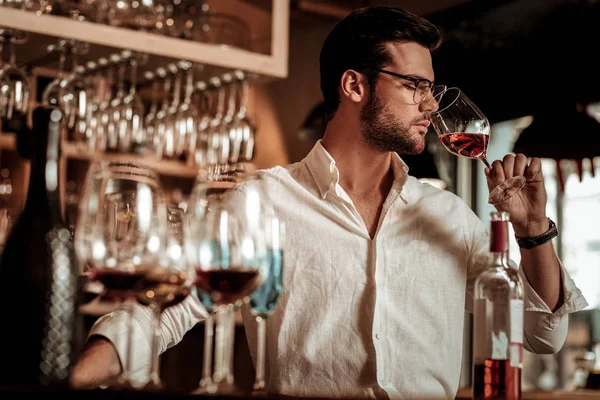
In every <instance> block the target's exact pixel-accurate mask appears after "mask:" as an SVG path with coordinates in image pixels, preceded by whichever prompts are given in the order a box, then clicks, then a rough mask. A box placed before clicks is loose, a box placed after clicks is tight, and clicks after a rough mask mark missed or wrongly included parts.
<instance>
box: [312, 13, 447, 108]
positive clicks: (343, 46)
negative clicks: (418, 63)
mask: <svg viewBox="0 0 600 400" xmlns="http://www.w3.org/2000/svg"><path fill="white" fill-rule="evenodd" d="M441 41H442V35H441V33H440V31H439V30H438V29H437V27H436V26H435V25H433V24H432V23H431V22H429V21H427V20H426V19H424V18H422V17H419V16H418V15H415V14H412V13H410V12H408V11H406V10H403V9H401V8H396V7H383V6H370V7H363V8H359V9H356V10H355V11H353V12H352V13H351V14H349V15H348V16H347V17H346V18H344V19H343V20H342V21H340V22H339V23H338V24H337V25H336V26H335V27H334V28H333V29H332V30H331V32H330V33H329V35H328V36H327V38H326V39H325V42H324V43H323V47H322V48H321V55H320V57H319V63H320V70H321V92H322V93H323V100H324V101H325V109H326V112H327V114H328V119H329V118H331V117H332V116H333V114H334V113H335V111H336V110H337V108H338V106H339V104H340V98H339V94H338V86H339V83H340V79H341V77H342V75H343V74H344V72H345V71H347V70H349V69H353V70H355V71H358V72H362V73H364V74H366V76H367V79H368V82H369V85H370V87H371V88H374V87H375V85H376V83H377V72H376V71H375V69H377V68H383V67H384V66H385V65H387V64H389V63H391V61H392V60H391V56H390V54H389V52H388V51H387V48H386V44H387V43H390V42H416V43H419V44H421V45H423V46H424V47H426V48H428V49H429V50H434V49H436V48H437V47H438V46H439V45H440V43H441Z"/></svg>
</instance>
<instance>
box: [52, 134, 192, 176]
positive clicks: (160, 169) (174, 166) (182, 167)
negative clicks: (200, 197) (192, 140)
mask: <svg viewBox="0 0 600 400" xmlns="http://www.w3.org/2000/svg"><path fill="white" fill-rule="evenodd" d="M62 152H63V156H64V157H65V158H67V159H77V160H89V161H97V160H107V161H127V162H134V163H137V164H141V165H145V166H147V167H150V168H152V169H154V170H155V171H156V172H157V173H158V174H161V175H168V176H177V177H181V178H192V179H193V178H196V176H197V175H198V170H199V168H198V167H192V166H189V165H187V164H185V163H184V162H182V161H176V160H165V159H159V158H154V157H152V156H142V155H137V154H123V153H105V152H94V153H91V152H89V151H85V150H82V149H81V148H79V147H78V146H77V144H76V143H72V142H67V141H63V144H62Z"/></svg>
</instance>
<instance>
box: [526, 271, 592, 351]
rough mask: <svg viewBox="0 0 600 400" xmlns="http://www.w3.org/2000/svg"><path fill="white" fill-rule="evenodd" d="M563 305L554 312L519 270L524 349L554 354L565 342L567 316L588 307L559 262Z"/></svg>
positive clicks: (567, 328)
mask: <svg viewBox="0 0 600 400" xmlns="http://www.w3.org/2000/svg"><path fill="white" fill-rule="evenodd" d="M560 269H561V274H562V291H563V299H564V302H563V304H562V305H561V306H560V308H558V309H557V310H556V311H554V312H552V310H551V309H550V308H549V307H548V305H547V304H546V303H545V302H544V300H542V298H541V297H540V296H539V295H538V294H537V292H536V291H535V290H534V289H533V287H531V285H530V283H529V280H528V279H527V276H526V275H525V272H524V271H523V268H521V267H519V276H520V277H521V279H522V281H523V289H524V294H525V301H524V311H525V319H524V321H523V322H524V324H523V327H524V339H525V343H524V344H523V346H524V347H525V349H527V350H528V351H531V352H533V353H537V354H554V353H557V352H558V351H559V350H560V349H561V347H562V345H563V344H564V342H565V339H566V337H567V332H568V330H569V314H570V313H573V312H576V311H581V310H583V309H584V308H586V307H587V306H588V303H587V301H586V300H585V298H584V297H583V294H582V293H581V290H579V288H577V286H576V285H575V282H574V281H573V279H572V278H571V276H570V275H569V273H568V272H567V271H566V270H565V268H564V267H563V265H562V263H560Z"/></svg>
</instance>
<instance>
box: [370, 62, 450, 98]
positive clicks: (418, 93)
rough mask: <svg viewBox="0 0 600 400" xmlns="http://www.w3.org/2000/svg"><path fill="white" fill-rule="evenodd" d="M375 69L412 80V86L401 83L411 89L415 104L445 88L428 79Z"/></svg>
mask: <svg viewBox="0 0 600 400" xmlns="http://www.w3.org/2000/svg"><path fill="white" fill-rule="evenodd" d="M375 71H377V72H381V73H383V74H387V75H391V76H393V77H396V78H400V79H404V80H406V81H409V82H412V83H413V85H414V86H411V85H406V84H403V85H404V86H405V87H407V88H408V89H410V90H412V91H413V101H414V102H415V104H421V103H422V102H423V100H425V99H426V98H427V96H428V95H429V94H430V93H431V94H432V95H433V96H432V97H435V96H436V95H438V94H439V93H441V92H443V91H444V90H445V89H446V86H445V85H434V84H433V82H432V81H430V80H429V79H425V78H413V77H412V76H406V75H402V74H398V73H396V72H392V71H386V70H385V69H375Z"/></svg>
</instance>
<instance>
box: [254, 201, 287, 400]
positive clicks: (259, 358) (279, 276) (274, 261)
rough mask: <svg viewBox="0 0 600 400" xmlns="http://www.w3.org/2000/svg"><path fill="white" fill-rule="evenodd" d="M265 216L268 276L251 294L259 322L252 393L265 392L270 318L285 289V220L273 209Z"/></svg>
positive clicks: (262, 393) (261, 393)
mask: <svg viewBox="0 0 600 400" xmlns="http://www.w3.org/2000/svg"><path fill="white" fill-rule="evenodd" d="M269 214H270V215H267V216H265V220H266V221H265V237H266V240H267V263H268V265H267V268H268V270H267V272H266V274H265V280H264V282H263V283H262V285H260V286H259V287H258V288H257V289H256V290H255V291H254V293H252V296H251V297H250V303H249V306H250V313H251V314H252V315H253V316H254V317H255V320H256V324H257V347H256V375H255V378H254V386H253V394H254V395H266V386H265V361H266V348H267V346H266V344H267V319H268V318H269V317H270V316H271V314H273V312H274V311H275V308H276V307H277V302H278V301H279V296H280V295H281V292H282V290H283V265H284V264H283V246H282V243H283V235H284V224H283V222H282V221H281V220H280V219H279V218H278V217H277V216H276V215H274V214H273V213H269Z"/></svg>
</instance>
